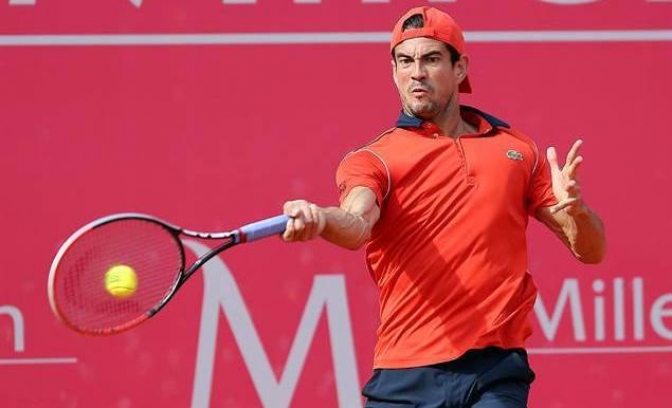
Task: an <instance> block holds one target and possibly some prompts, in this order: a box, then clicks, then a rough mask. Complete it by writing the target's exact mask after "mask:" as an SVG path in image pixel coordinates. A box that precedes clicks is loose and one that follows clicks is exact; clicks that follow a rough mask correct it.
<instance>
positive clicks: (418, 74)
mask: <svg viewBox="0 0 672 408" xmlns="http://www.w3.org/2000/svg"><path fill="white" fill-rule="evenodd" d="M426 74H427V73H426V71H425V66H424V64H423V63H422V61H420V60H416V61H415V62H414V63H413V71H411V78H413V79H415V80H418V79H423V78H424V77H425V76H426Z"/></svg>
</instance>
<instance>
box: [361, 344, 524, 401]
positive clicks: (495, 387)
mask: <svg viewBox="0 0 672 408" xmlns="http://www.w3.org/2000/svg"><path fill="white" fill-rule="evenodd" d="M532 381H534V372H533V371H532V370H531V369H530V366H529V364H528V361H527V353H526V352H525V351H524V350H520V349H516V350H503V349H500V348H495V347H491V348H486V349H482V350H470V351H468V352H467V353H465V354H464V355H463V356H462V357H460V358H458V359H457V360H454V361H450V362H447V363H442V364H436V365H432V366H426V367H417V368H402V369H376V370H374V371H373V376H372V377H371V379H370V380H369V382H367V383H366V385H365V386H364V388H363V389H362V395H364V396H365V397H366V398H367V401H366V405H365V408H526V407H527V397H528V394H529V391H530V384H531V383H532Z"/></svg>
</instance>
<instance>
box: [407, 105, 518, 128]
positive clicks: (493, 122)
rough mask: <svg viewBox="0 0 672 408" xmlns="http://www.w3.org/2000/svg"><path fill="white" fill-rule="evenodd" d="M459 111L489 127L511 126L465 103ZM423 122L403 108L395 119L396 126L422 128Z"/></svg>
mask: <svg viewBox="0 0 672 408" xmlns="http://www.w3.org/2000/svg"><path fill="white" fill-rule="evenodd" d="M460 111H461V112H462V113H471V114H475V115H477V116H480V117H481V118H483V119H484V120H485V121H486V122H487V123H488V124H489V125H490V126H491V127H493V128H496V127H499V128H506V129H510V128H511V126H509V124H508V123H506V122H504V121H503V120H501V119H497V118H496V117H494V116H492V115H490V114H488V113H485V112H483V111H481V110H478V109H476V108H473V107H471V106H466V105H460ZM423 123H424V120H422V119H420V118H417V117H415V116H411V115H407V114H406V112H404V111H403V110H402V111H401V113H400V114H399V118H398V119H397V124H396V127H399V128H422V127H423V126H422V124H423Z"/></svg>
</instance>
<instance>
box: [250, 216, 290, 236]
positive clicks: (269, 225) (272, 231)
mask: <svg viewBox="0 0 672 408" xmlns="http://www.w3.org/2000/svg"><path fill="white" fill-rule="evenodd" d="M287 221H289V217H288V216H286V215H279V216H277V217H273V218H267V219H265V220H261V221H257V222H253V223H251V224H247V225H244V226H242V227H240V229H239V230H238V231H240V241H241V242H252V241H256V240H258V239H261V238H266V237H268V236H271V235H277V234H280V233H283V232H285V227H286V226H287Z"/></svg>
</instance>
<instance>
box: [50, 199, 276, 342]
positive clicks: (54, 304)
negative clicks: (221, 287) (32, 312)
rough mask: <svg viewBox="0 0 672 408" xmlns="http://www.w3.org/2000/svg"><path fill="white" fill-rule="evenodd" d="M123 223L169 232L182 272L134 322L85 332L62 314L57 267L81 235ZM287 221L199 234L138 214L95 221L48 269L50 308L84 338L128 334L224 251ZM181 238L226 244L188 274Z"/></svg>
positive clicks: (270, 220)
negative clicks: (143, 223)
mask: <svg viewBox="0 0 672 408" xmlns="http://www.w3.org/2000/svg"><path fill="white" fill-rule="evenodd" d="M120 220H141V221H146V222H150V223H154V224H156V225H158V226H160V227H162V228H163V229H165V230H166V231H167V232H169V233H170V235H171V236H172V238H173V240H174V241H175V243H176V244H177V247H178V249H179V258H180V268H179V270H178V271H177V275H176V277H175V280H174V281H173V284H172V285H171V286H170V287H169V288H167V289H168V291H167V292H166V295H165V296H164V297H163V298H162V299H161V300H160V301H159V302H158V303H157V304H156V305H154V306H153V307H152V308H151V309H149V310H148V311H147V312H145V313H143V314H141V315H139V316H138V317H137V318H135V319H132V320H130V321H128V322H126V323H124V324H122V325H119V326H116V327H111V328H107V329H95V330H94V329H91V330H87V329H83V328H81V327H79V326H77V325H74V324H73V323H72V322H70V321H69V320H68V319H67V318H66V317H65V314H64V313H63V312H62V310H61V308H60V307H59V305H58V300H57V296H56V292H55V289H54V285H55V283H56V277H57V276H56V275H57V271H58V265H59V263H60V262H61V260H62V259H63V257H64V256H65V255H66V254H67V252H68V249H70V248H71V247H72V245H73V244H74V243H75V242H77V240H78V239H79V238H80V237H81V236H82V235H84V234H86V233H87V232H89V231H92V230H94V229H96V228H100V227H102V226H104V225H107V224H110V223H112V222H116V221H120ZM287 220H289V217H287V216H284V215H281V216H277V217H273V218H268V219H265V220H262V221H258V222H255V223H251V224H247V225H245V226H243V227H241V228H238V229H235V230H232V231H226V232H200V231H194V230H190V229H186V228H181V227H178V226H177V225H174V224H172V223H169V222H167V221H164V220H162V219H160V218H157V217H154V216H151V215H147V214H143V213H135V212H127V213H118V214H112V215H108V216H105V217H102V218H99V219H96V220H94V221H91V222H89V223H88V224H86V225H84V226H82V227H80V228H79V229H78V230H77V231H75V232H74V233H73V234H72V235H70V236H69V237H68V238H67V239H66V240H65V242H64V243H63V244H62V245H61V247H60V248H59V250H58V252H57V253H56V256H55V257H54V260H53V262H52V264H51V268H50V269H49V279H48V283H47V294H48V297H49V304H50V306H51V309H52V311H53V312H54V314H55V315H56V317H57V318H58V319H59V321H61V322H62V323H63V324H65V325H66V326H67V327H69V328H70V329H72V330H74V331H76V332H79V333H81V334H86V335H94V336H101V335H110V334H115V333H120V332H123V331H126V330H128V329H130V328H132V327H135V326H137V325H139V324H140V323H142V322H143V321H145V320H147V319H149V318H150V317H152V316H154V315H156V314H157V313H158V312H159V311H160V310H161V309H163V308H164V307H165V306H166V305H167V304H168V301H170V299H172V298H173V296H175V294H176V293H177V291H178V290H179V289H180V287H182V285H183V284H184V283H185V282H186V281H187V280H188V279H189V278H190V277H191V276H192V275H193V274H194V272H196V271H197V270H198V269H200V268H201V266H203V264H205V263H206V262H208V261H209V260H210V259H212V258H213V257H215V256H217V255H218V254H220V253H221V252H223V251H224V250H226V249H228V248H231V247H233V246H235V245H238V244H242V243H245V242H251V241H255V240H257V239H261V238H264V237H267V236H270V235H272V234H274V233H281V232H282V231H284V224H286V222H287ZM182 236H184V237H188V238H196V239H201V240H224V242H223V243H221V244H219V245H217V246H216V247H214V248H212V249H211V250H210V251H208V252H206V253H205V254H203V255H201V256H200V257H198V258H197V259H196V260H195V261H194V262H193V263H192V264H191V265H190V266H189V267H188V268H187V269H186V270H185V251H184V244H183V242H182V239H181V237H182Z"/></svg>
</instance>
